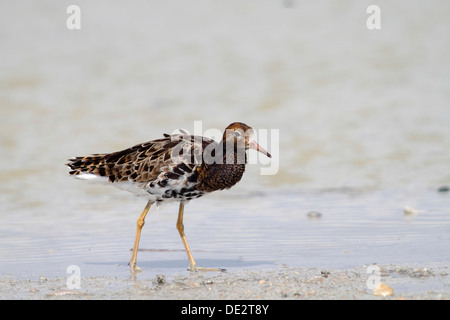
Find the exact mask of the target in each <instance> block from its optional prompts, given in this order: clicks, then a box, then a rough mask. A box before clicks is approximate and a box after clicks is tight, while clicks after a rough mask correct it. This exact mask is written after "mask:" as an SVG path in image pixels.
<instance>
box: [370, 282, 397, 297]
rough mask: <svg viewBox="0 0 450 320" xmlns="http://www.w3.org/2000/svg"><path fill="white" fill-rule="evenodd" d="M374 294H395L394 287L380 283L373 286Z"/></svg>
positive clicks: (385, 295)
mask: <svg viewBox="0 0 450 320" xmlns="http://www.w3.org/2000/svg"><path fill="white" fill-rule="evenodd" d="M373 294H374V295H376V296H381V297H388V296H392V295H393V294H394V289H392V288H391V287H390V286H388V285H387V284H385V283H380V284H379V285H377V286H376V287H375V288H373Z"/></svg>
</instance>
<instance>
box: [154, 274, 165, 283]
mask: <svg viewBox="0 0 450 320" xmlns="http://www.w3.org/2000/svg"><path fill="white" fill-rule="evenodd" d="M165 283H166V276H165V275H163V274H157V275H156V284H159V285H163V284H165Z"/></svg>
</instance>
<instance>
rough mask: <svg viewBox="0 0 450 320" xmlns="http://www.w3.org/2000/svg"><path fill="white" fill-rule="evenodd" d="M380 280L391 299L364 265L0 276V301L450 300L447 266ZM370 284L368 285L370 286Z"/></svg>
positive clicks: (411, 268)
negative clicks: (76, 279)
mask: <svg viewBox="0 0 450 320" xmlns="http://www.w3.org/2000/svg"><path fill="white" fill-rule="evenodd" d="M375 266H377V267H379V270H380V281H381V283H385V284H386V285H388V286H390V287H391V288H392V289H393V294H392V295H387V296H382V295H376V294H374V292H373V290H371V289H370V288H369V287H368V281H369V282H370V279H369V277H370V276H371V275H373V273H367V270H368V269H367V266H361V267H357V268H352V269H346V270H338V269H322V270H321V269H316V268H307V269H303V268H289V267H286V266H280V267H279V268H277V269H272V270H259V271H249V270H242V271H239V272H209V273H189V272H182V273H179V274H177V275H174V276H165V275H157V276H156V277H154V278H153V279H146V280H139V276H138V277H137V278H134V279H133V278H129V279H118V278H116V277H87V278H82V279H81V282H80V288H79V289H76V288H75V289H73V288H72V289H69V288H68V286H67V279H66V278H62V277H56V278H46V277H45V276H40V277H39V278H36V279H23V280H17V279H14V278H9V277H7V276H2V277H1V278H0V284H1V285H0V298H1V299H43V300H60V299H63V300H66V299H77V300H78V299H81V300H96V299H157V300H159V299H163V300H204V299H205V300H255V299H263V300H291V299H300V300H302V299H357V300H366V299H394V300H400V299H433V300H435V299H438V300H439V299H450V281H449V272H450V270H449V268H448V267H447V266H445V265H440V264H431V267H430V266H429V265H427V266H424V265H420V266H419V265H375ZM369 286H370V285H369Z"/></svg>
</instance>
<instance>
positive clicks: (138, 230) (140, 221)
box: [129, 201, 151, 272]
mask: <svg viewBox="0 0 450 320" xmlns="http://www.w3.org/2000/svg"><path fill="white" fill-rule="evenodd" d="M150 205H151V204H150V201H149V202H147V205H146V206H145V208H144V211H142V213H141V215H140V216H139V218H138V219H137V223H136V237H135V239H134V247H133V254H132V255H131V260H130V263H129V265H130V267H131V272H140V271H142V269H141V268H139V267H138V266H137V265H136V258H137V251H138V247H139V239H140V238H141V230H142V227H143V226H144V224H145V216H146V215H147V212H148V210H149V209H150Z"/></svg>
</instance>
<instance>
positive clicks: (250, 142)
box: [248, 139, 272, 158]
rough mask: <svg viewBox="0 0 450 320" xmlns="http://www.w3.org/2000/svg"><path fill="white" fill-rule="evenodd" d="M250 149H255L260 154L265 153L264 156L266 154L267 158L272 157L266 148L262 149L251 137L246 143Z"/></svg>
mask: <svg viewBox="0 0 450 320" xmlns="http://www.w3.org/2000/svg"><path fill="white" fill-rule="evenodd" d="M248 146H249V148H250V149H255V150H256V151H259V152H261V153H262V154H265V155H266V156H268V157H269V158H272V156H271V155H270V153H268V152H267V151H266V150H264V149H263V148H262V147H261V146H260V145H259V144H257V143H256V141H255V140H254V139H251V140H250V141H249V144H248Z"/></svg>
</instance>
